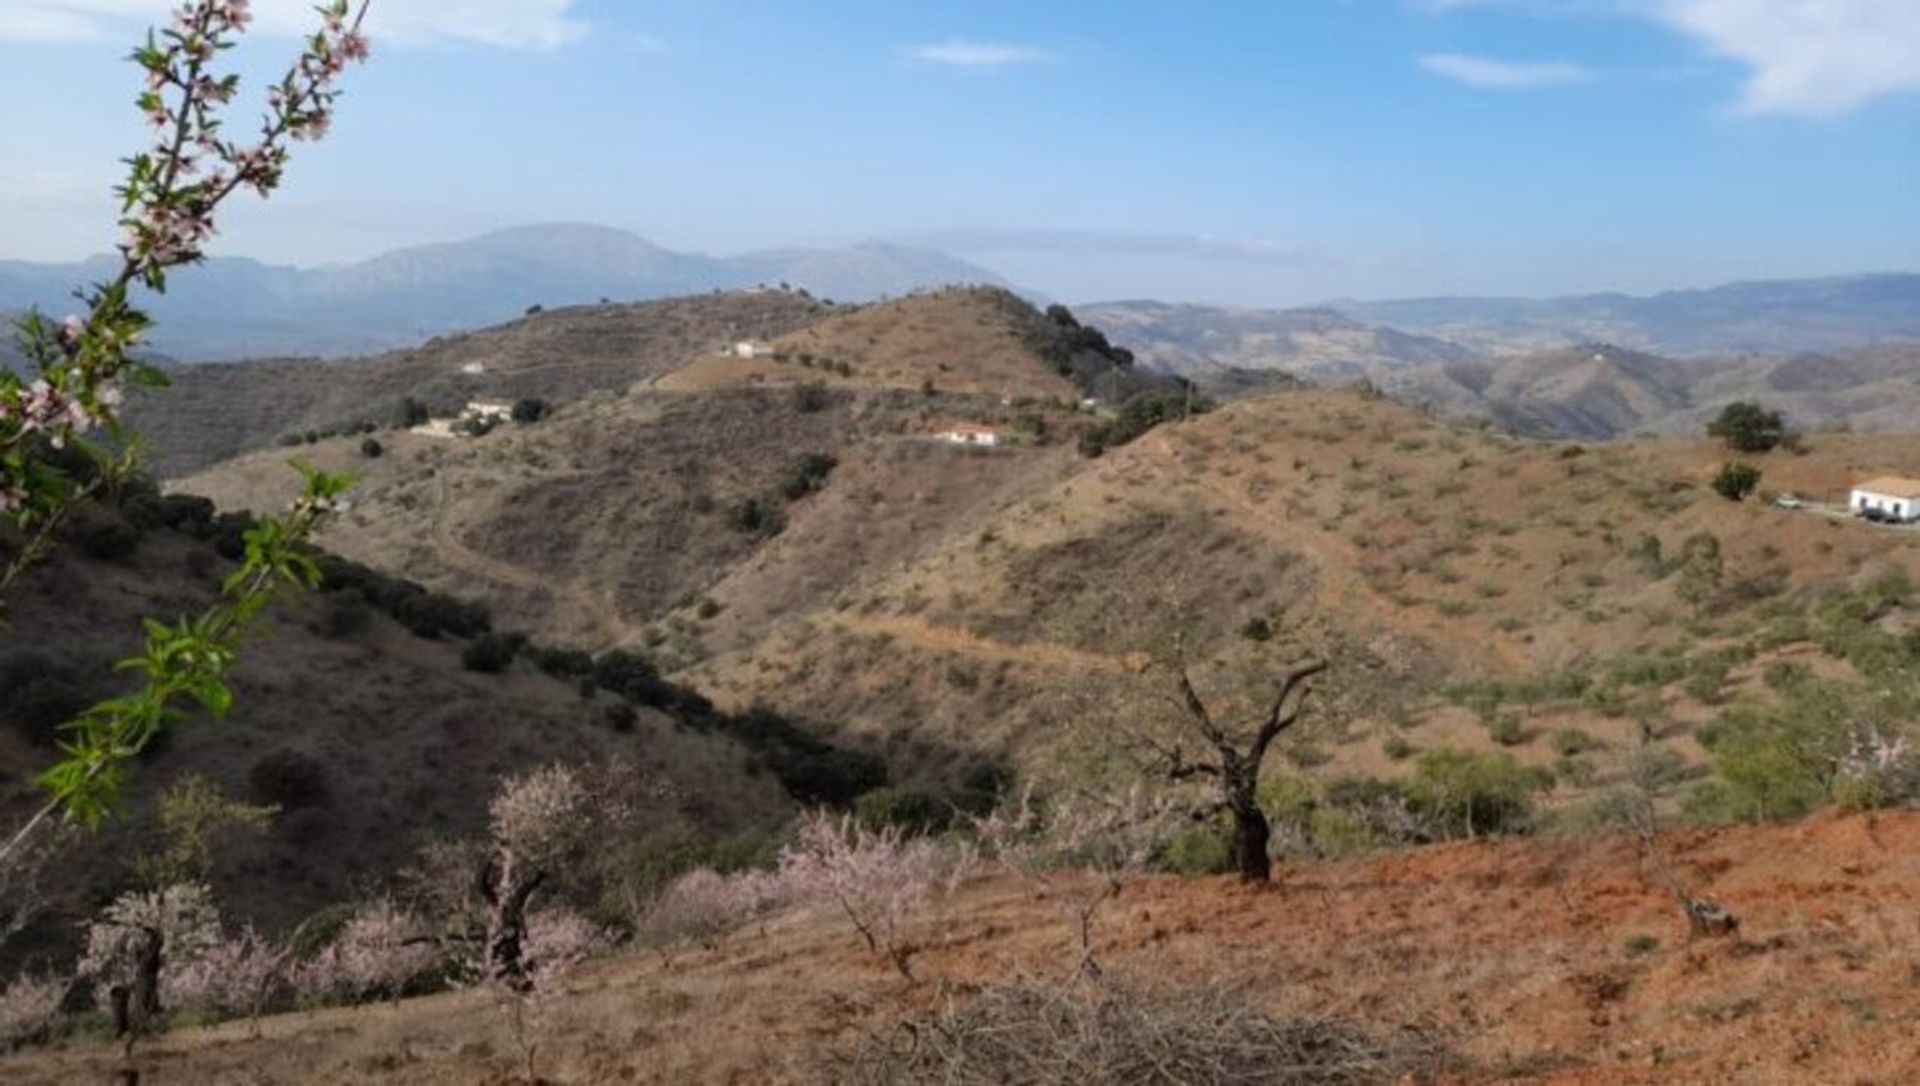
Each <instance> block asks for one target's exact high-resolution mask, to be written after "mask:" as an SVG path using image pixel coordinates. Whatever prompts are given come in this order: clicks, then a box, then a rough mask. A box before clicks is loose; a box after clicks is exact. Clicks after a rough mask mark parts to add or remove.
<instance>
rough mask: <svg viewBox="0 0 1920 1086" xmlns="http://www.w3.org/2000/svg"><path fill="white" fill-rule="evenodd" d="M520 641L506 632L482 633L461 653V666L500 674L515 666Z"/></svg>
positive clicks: (486, 673) (485, 672)
mask: <svg viewBox="0 0 1920 1086" xmlns="http://www.w3.org/2000/svg"><path fill="white" fill-rule="evenodd" d="M518 649H519V642H518V641H517V640H515V639H514V638H511V637H507V636H505V635H504V634H496V633H489V634H481V635H480V636H479V637H476V638H474V639H473V640H472V641H470V642H468V644H467V647H466V649H464V650H463V651H462V652H461V653H460V666H461V667H464V668H466V669H467V670H468V671H477V672H480V673H481V674H484V675H498V674H500V673H501V672H503V671H505V670H507V668H509V667H512V666H513V658H514V656H515V654H516V652H517V651H518Z"/></svg>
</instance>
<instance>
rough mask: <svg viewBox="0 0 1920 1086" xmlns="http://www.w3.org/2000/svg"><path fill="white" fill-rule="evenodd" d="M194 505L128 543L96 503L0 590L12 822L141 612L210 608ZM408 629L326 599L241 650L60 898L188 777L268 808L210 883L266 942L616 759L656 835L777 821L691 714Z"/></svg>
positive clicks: (130, 646)
mask: <svg viewBox="0 0 1920 1086" xmlns="http://www.w3.org/2000/svg"><path fill="white" fill-rule="evenodd" d="M195 504H196V503H194V502H193V501H191V500H180V499H175V500H173V501H172V502H170V503H169V504H168V505H167V506H166V509H167V510H168V513H167V515H168V516H170V517H172V518H173V519H174V522H175V524H176V525H177V526H176V527H171V528H169V527H161V526H158V525H153V526H150V527H147V528H144V529H134V530H132V531H131V533H130V534H129V529H128V528H127V527H126V526H127V525H129V524H136V523H141V522H140V521H135V520H132V519H128V518H130V517H134V516H145V515H146V514H144V513H142V514H133V513H128V514H125V515H123V514H121V513H118V512H113V511H108V510H93V511H91V512H89V513H88V514H87V515H86V516H85V517H84V518H83V520H82V521H81V524H82V525H83V534H82V535H81V536H80V538H79V541H78V542H74V543H70V544H69V545H68V546H66V547H65V548H63V549H62V550H61V551H60V552H59V556H58V557H57V558H56V559H54V560H53V561H52V562H50V563H49V564H47V565H45V566H42V567H39V568H37V569H35V570H33V571H31V572H30V573H29V574H28V575H27V576H26V577H25V579H24V580H23V581H21V582H20V583H19V584H18V585H16V586H15V589H14V590H13V591H11V592H10V593H9V596H8V599H7V600H6V603H7V611H6V614H5V616H4V618H5V622H6V626H5V627H4V641H0V686H4V687H5V689H6V691H7V696H6V698H5V699H3V700H0V816H4V817H5V818H6V820H7V821H8V823H9V824H14V823H15V820H17V819H18V818H19V817H21V816H22V815H23V813H24V812H25V811H27V810H30V809H31V808H32V807H34V806H37V805H38V803H39V802H40V800H39V797H38V796H37V795H36V794H35V792H34V791H33V790H31V789H30V788H29V787H28V782H30V781H31V780H32V778H33V776H34V775H36V774H37V773H38V772H39V771H40V770H41V769H43V768H44V767H45V766H47V765H48V764H50V763H51V761H52V760H53V758H54V750H53V742H54V740H55V739H56V735H55V733H54V731H53V729H54V727H55V726H56V725H57V724H59V723H61V722H62V721H65V720H67V719H70V717H71V716H72V715H73V714H75V713H77V712H78V711H79V710H80V709H82V708H84V707H85V706H86V705H89V704H92V703H93V702H94V701H96V700H99V699H101V698H104V697H108V696H111V695H112V694H114V693H116V692H119V691H121V690H122V689H123V688H124V687H125V685H126V680H124V679H123V678H121V677H120V676H119V675H118V674H117V673H115V672H114V671H113V669H112V667H111V665H112V663H113V662H114V661H117V660H119V659H122V658H124V657H126V656H129V655H131V654H133V653H134V652H135V651H136V650H138V649H139V648H140V646H141V625H140V624H141V620H142V618H145V617H149V616H158V617H160V618H163V619H173V618H175V617H178V616H181V615H186V614H191V613H197V612H198V611H199V610H200V609H202V608H203V607H204V606H205V605H206V604H207V603H208V602H210V601H211V599H212V598H213V596H214V595H215V594H216V593H217V591H218V589H219V585H220V582H221V579H222V578H223V577H224V576H225V574H226V573H227V571H228V570H229V569H230V568H231V567H230V564H229V562H228V561H227V560H226V559H225V558H223V557H222V556H221V554H220V552H219V551H220V549H221V548H226V547H229V546H232V545H236V544H237V542H238V536H237V535H236V534H234V533H235V531H236V530H237V528H236V525H235V524H234V523H233V522H230V521H226V520H216V521H210V520H208V519H206V517H207V515H208V512H207V510H206V509H205V508H202V509H198V510H196V509H195V508H194V507H195ZM130 508H131V507H130ZM223 540H224V541H223ZM94 555H100V556H99V557H95V556H94ZM109 555H110V556H109ZM416 628H417V627H415V628H410V627H408V626H403V625H401V624H400V623H399V622H398V621H396V619H395V618H394V617H393V616H392V615H391V614H390V613H389V612H388V611H386V610H384V609H383V608H382V607H381V606H377V605H374V604H372V603H370V602H369V600H368V598H367V597H366V596H365V595H364V594H363V592H362V591H360V590H358V589H355V588H348V587H343V586H338V585H330V587H329V590H327V591H325V592H323V593H320V594H317V595H313V596H308V597H304V598H302V599H299V600H297V601H295V602H294V604H293V605H292V606H291V607H289V608H287V609H285V610H283V611H282V612H280V613H278V614H277V615H276V617H275V618H274V620H273V621H272V622H271V623H270V625H269V628H268V629H266V630H264V631H263V632H262V633H261V634H260V635H259V636H256V637H254V638H252V639H250V640H249V641H248V642H247V644H246V646H245V649H244V652H243V653H242V658H241V663H240V666H239V668H238V670H237V671H236V672H235V673H234V675H233V677H232V685H233V688H234V691H235V708H234V711H233V713H232V715H231V716H230V717H229V718H228V719H227V720H226V721H225V722H223V723H220V724H213V723H209V722H207V721H205V720H196V719H192V718H191V717H190V718H189V719H187V720H185V721H183V722H182V723H181V724H180V725H179V726H177V727H175V728H173V729H171V730H169V731H168V732H167V733H166V741H165V742H164V744H162V745H160V746H158V747H157V748H155V749H154V750H153V751H152V752H150V753H149V754H148V755H146V756H145V757H143V759H142V762H141V764H140V765H139V767H138V768H137V769H136V770H134V771H133V772H132V774H131V777H130V794H129V797H128V798H129V804H128V808H127V810H126V811H124V812H122V817H120V818H117V819H115V820H113V821H112V822H110V823H109V825H108V828H107V830H106V831H105V832H104V833H103V835H102V837H101V838H100V839H99V840H98V841H96V842H92V843H90V844H89V847H87V848H85V849H76V850H73V852H72V859H71V860H70V861H69V862H68V864H66V865H64V866H63V867H62V869H61V871H60V874H59V879H58V887H57V889H58V891H59V892H60V894H61V898H62V900H63V901H64V902H65V903H66V904H68V905H69V906H72V907H80V906H83V905H91V904H92V903H96V902H98V901H101V900H105V899H106V898H107V897H110V896H111V894H112V893H113V892H116V891H117V889H119V888H120V887H122V886H124V885H125V884H126V883H127V881H128V880H129V879H130V877H131V870H130V866H131V862H132V860H133V859H134V857H135V856H136V855H137V854H139V853H142V852H146V851H150V850H151V849H152V848H153V847H154V840H153V833H152V830H151V827H152V825H153V811H154V803H155V799H156V797H157V796H158V795H159V794H160V793H161V792H163V791H165V790H166V789H167V788H168V787H170V786H171V785H173V784H174V783H176V782H179V781H180V780H182V779H183V778H184V777H185V776H186V775H188V774H193V775H198V776H201V777H204V778H207V779H209V780H211V781H213V782H214V783H215V784H216V785H218V786H219V787H220V788H221V789H222V790H223V791H225V792H226V793H227V794H228V795H230V796H233V797H238V798H241V799H246V800H248V801H251V802H258V803H269V804H277V805H279V807H280V811H279V813H278V814H277V816H276V817H275V818H274V819H273V820H272V822H271V824H270V828H269V829H268V831H267V832H266V833H265V834H264V835H263V836H261V837H260V838H258V839H236V840H234V841H233V842H232V843H231V848H225V847H223V850H222V861H221V863H220V864H219V865H218V866H217V867H216V869H215V872H214V875H215V878H214V885H215V887H216V890H217V891H218V893H219V895H220V897H221V899H222V900H223V901H225V902H228V903H230V905H229V907H230V908H232V909H233V910H234V912H235V914H236V915H237V916H243V917H247V918H250V919H252V920H254V921H255V922H257V923H259V924H260V925H262V927H263V928H267V929H273V930H282V931H284V930H286V929H288V928H290V927H291V926H292V925H293V924H294V923H296V922H298V921H300V920H302V919H304V918H306V917H307V916H309V915H311V914H312V913H314V912H315V911H316V910H318V909H320V908H322V907H323V906H329V905H335V904H338V903H340V902H343V901H347V900H350V899H351V898H352V897H354V896H355V895H357V894H361V893H364V892H366V890H367V889H368V888H369V887H371V886H375V885H379V884H381V883H383V882H385V881H386V880H387V879H389V878H390V877H391V876H392V875H393V874H394V873H396V872H397V871H399V870H400V869H401V868H402V867H403V866H405V865H406V864H407V863H408V862H409V861H411V860H412V859H413V857H414V854H415V852H416V851H417V850H418V849H420V848H421V846H423V845H425V844H427V843H429V842H431V841H434V840H436V839H439V838H448V839H451V838H453V837H456V836H461V835H470V834H472V833H474V832H476V831H478V830H480V829H481V828H482V827H484V825H485V823H486V817H487V815H486V807H487V803H488V801H489V799H490V798H491V796H492V794H493V792H494V789H495V788H496V787H497V784H498V781H499V779H500V777H501V776H502V775H504V774H511V773H517V772H524V771H527V770H530V769H534V768H537V767H540V766H544V765H547V764H550V763H552V762H556V761H565V762H569V763H571V762H578V761H582V760H586V759H592V758H597V759H603V760H606V761H608V762H610V763H618V762H622V761H625V762H629V763H631V764H633V765H634V766H635V767H636V768H638V769H639V770H640V771H641V772H643V773H645V774H648V775H650V776H652V777H653V778H655V779H656V780H657V781H658V783H659V788H658V790H657V791H656V792H654V793H653V794H652V796H651V799H650V800H649V804H650V806H649V812H650V814H651V815H652V816H653V817H654V818H655V819H657V820H658V824H659V825H660V826H661V827H662V828H663V830H665V829H667V828H670V827H674V826H683V827H688V828H690V829H698V830H703V831H707V832H714V833H725V832H731V831H737V830H744V829H748V828H752V827H762V826H767V825H770V824H773V823H775V822H777V821H778V820H779V819H780V818H781V817H782V816H783V814H784V812H785V811H787V810H788V809H790V805H791V801H790V800H788V798H787V797H786V796H785V794H784V793H783V792H782V790H781V788H780V786H779V784H778V783H777V781H776V780H775V779H774V777H772V776H771V775H766V774H760V775H750V774H749V773H748V772H747V769H746V764H747V762H748V761H749V759H750V758H751V757H752V753H753V752H752V751H750V750H749V749H748V748H746V747H743V746H742V745H741V744H740V743H739V742H738V741H736V740H734V739H731V738H728V737H727V736H726V735H725V734H723V733H716V732H715V730H714V729H713V728H711V727H705V726H702V727H698V728H690V727H689V723H690V722H691V723H698V721H696V720H694V718H693V717H691V716H689V715H688V714H686V713H685V712H682V711H679V710H676V711H675V714H673V715H670V714H669V713H668V712H666V711H662V710H658V709H654V708H647V707H639V708H638V709H637V710H636V711H631V712H623V711H621V710H619V709H617V707H616V702H617V701H618V699H617V698H615V697H613V696H612V695H609V694H606V693H603V692H602V693H597V692H595V691H594V690H593V689H591V688H588V689H587V690H586V691H585V693H584V694H583V693H582V691H581V690H580V689H578V687H577V684H576V683H575V682H573V681H571V680H567V679H558V678H552V677H549V676H548V675H547V674H544V673H542V672H541V671H539V670H537V669H535V668H534V667H533V666H532V665H531V664H529V663H527V662H525V661H524V660H523V661H521V662H518V663H514V664H511V665H509V666H508V667H507V668H506V669H505V670H504V671H502V672H500V673H497V674H487V673H480V672H476V671H472V670H468V669H467V668H466V667H465V666H464V664H463V658H462V652H463V649H464V648H465V643H464V639H463V638H461V637H459V636H455V635H454V634H451V633H444V632H443V633H438V634H432V635H430V636H421V634H420V633H417V632H414V629H416ZM71 932H72V926H71V924H70V923H68V922H66V920H65V918H62V917H56V918H55V919H54V921H53V922H52V925H51V927H49V928H47V929H46V930H45V931H44V933H43V938H44V939H45V940H46V942H40V943H34V944H31V945H26V946H21V945H14V946H10V947H9V948H8V953H9V955H10V956H12V955H17V954H21V953H26V954H31V953H33V952H34V951H35V950H36V949H45V948H46V947H47V946H48V945H49V943H50V944H51V945H56V946H57V945H59V944H60V943H62V942H63V941H64V940H65V939H67V938H70V936H71Z"/></svg>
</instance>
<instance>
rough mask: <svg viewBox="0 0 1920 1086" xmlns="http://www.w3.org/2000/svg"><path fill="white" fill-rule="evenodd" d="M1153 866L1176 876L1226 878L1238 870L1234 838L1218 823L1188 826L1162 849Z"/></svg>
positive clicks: (1155, 857)
mask: <svg viewBox="0 0 1920 1086" xmlns="http://www.w3.org/2000/svg"><path fill="white" fill-rule="evenodd" d="M1153 866H1154V867H1155V868H1156V869H1158V870H1161V871H1167V872H1171V873H1172V874H1176V875H1188V876H1201V875H1224V874H1226V873H1228V872H1230V871H1233V870H1235V869H1236V867H1237V865H1236V864H1235V862H1234V858H1233V836H1232V834H1231V833H1229V832H1228V830H1227V829H1226V827H1224V826H1222V825H1220V824H1219V823H1218V822H1217V821H1215V822H1205V823H1202V824H1200V825H1197V826H1189V827H1187V828H1186V829H1184V830H1181V831H1180V832H1179V833H1176V834H1174V835H1173V837H1172V838H1171V839H1170V840H1168V841H1167V842H1166V843H1165V844H1163V845H1162V846H1160V850H1159V852H1158V853H1157V854H1156V855H1155V856H1154V861H1153Z"/></svg>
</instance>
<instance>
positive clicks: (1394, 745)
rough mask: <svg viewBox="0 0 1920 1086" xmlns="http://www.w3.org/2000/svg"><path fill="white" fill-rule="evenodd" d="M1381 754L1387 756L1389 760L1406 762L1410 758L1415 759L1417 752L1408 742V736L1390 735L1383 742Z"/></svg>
mask: <svg viewBox="0 0 1920 1086" xmlns="http://www.w3.org/2000/svg"><path fill="white" fill-rule="evenodd" d="M1380 753H1382V754H1385V755H1386V756H1387V757H1388V758H1391V759H1392V760H1394V761H1396V762H1404V761H1406V760H1407V759H1408V758H1411V757H1413V755H1414V753H1415V751H1414V749H1413V744H1412V743H1409V742H1408V741H1407V737H1406V736H1404V735H1389V736H1387V738H1386V739H1385V740H1383V741H1382V742H1381V744H1380Z"/></svg>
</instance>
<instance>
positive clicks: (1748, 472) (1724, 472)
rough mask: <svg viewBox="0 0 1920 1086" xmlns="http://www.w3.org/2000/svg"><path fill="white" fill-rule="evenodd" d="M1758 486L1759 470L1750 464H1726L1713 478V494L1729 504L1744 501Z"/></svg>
mask: <svg viewBox="0 0 1920 1086" xmlns="http://www.w3.org/2000/svg"><path fill="white" fill-rule="evenodd" d="M1759 485H1760V469H1759V468H1756V467H1754V466H1753V465H1751V464H1727V465H1725V466H1723V467H1722V468H1721V469H1720V471H1719V473H1718V474H1716V475H1715V476H1714V477H1713V490H1714V493H1716V494H1718V495H1720V496H1721V497H1723V498H1725V499H1727V500H1728V501H1730V502H1737V501H1745V500H1746V497H1747V495H1749V494H1752V493H1753V492H1754V489H1755V488H1757V487H1758V486H1759Z"/></svg>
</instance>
